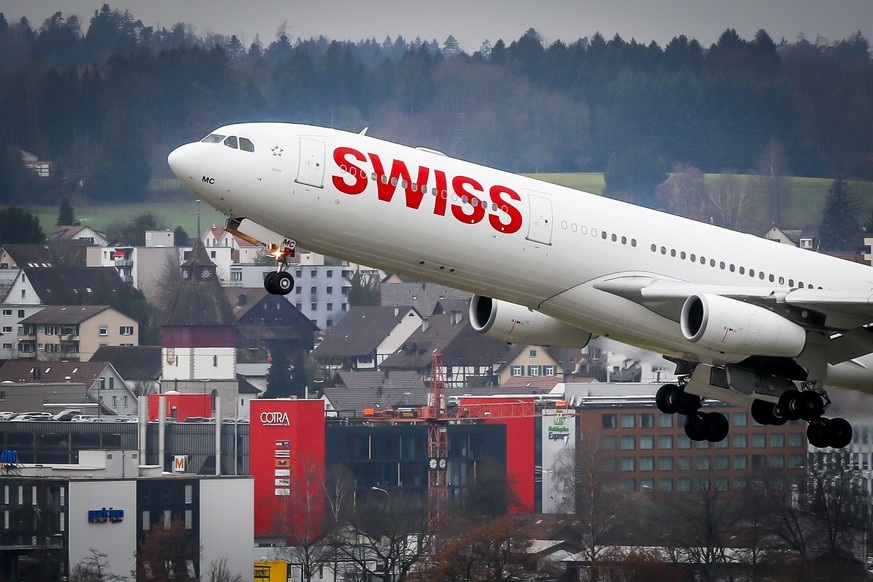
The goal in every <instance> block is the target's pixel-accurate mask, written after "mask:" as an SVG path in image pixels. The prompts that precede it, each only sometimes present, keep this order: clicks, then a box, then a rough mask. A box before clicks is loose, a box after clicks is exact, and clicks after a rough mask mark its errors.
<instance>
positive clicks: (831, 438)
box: [806, 418, 852, 449]
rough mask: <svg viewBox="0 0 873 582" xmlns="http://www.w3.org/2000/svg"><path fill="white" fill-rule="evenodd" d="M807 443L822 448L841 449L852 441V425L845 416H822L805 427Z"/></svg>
mask: <svg viewBox="0 0 873 582" xmlns="http://www.w3.org/2000/svg"><path fill="white" fill-rule="evenodd" d="M806 437H807V438H808V439H809V444H811V445H812V446H814V447H816V448H819V449H823V448H825V447H833V448H835V449H842V448H845V447H846V446H848V445H849V443H851V442H852V425H851V424H849V421H847V420H846V419H845V418H822V419H819V420H814V421H812V422H810V423H809V427H808V428H807V429H806Z"/></svg>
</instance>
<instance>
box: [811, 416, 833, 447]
mask: <svg viewBox="0 0 873 582" xmlns="http://www.w3.org/2000/svg"><path fill="white" fill-rule="evenodd" d="M824 426H825V424H824V421H821V420H814V421H813V422H810V423H809V426H808V427H806V438H807V439H809V444H811V445H812V446H814V447H815V448H817V449H823V448H825V447H827V446H828V440H827V437H826V436H825V430H824Z"/></svg>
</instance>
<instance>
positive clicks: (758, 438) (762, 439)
mask: <svg viewBox="0 0 873 582" xmlns="http://www.w3.org/2000/svg"><path fill="white" fill-rule="evenodd" d="M766 446H767V435H765V434H753V435H752V448H753V449H763V448H764V447H766Z"/></svg>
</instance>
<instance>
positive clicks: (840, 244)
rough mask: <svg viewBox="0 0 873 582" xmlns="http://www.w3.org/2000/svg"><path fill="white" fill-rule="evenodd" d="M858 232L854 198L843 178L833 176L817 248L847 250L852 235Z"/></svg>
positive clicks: (832, 250)
mask: <svg viewBox="0 0 873 582" xmlns="http://www.w3.org/2000/svg"><path fill="white" fill-rule="evenodd" d="M857 232H858V212H857V208H856V203H855V199H854V197H853V196H852V194H851V192H849V187H848V184H847V183H846V180H845V178H843V177H842V176H838V177H836V178H834V181H833V182H832V183H831V187H830V188H828V197H827V200H825V206H824V211H823V212H822V217H821V225H820V226H819V250H821V251H825V252H843V251H848V250H849V248H850V247H851V244H852V237H854V236H855V234H857Z"/></svg>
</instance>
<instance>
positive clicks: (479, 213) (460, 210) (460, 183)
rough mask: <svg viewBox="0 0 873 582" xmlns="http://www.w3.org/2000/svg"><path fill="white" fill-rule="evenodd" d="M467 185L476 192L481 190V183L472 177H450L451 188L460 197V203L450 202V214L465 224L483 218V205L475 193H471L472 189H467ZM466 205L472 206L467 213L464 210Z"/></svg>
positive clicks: (474, 222) (473, 222)
mask: <svg viewBox="0 0 873 582" xmlns="http://www.w3.org/2000/svg"><path fill="white" fill-rule="evenodd" d="M467 187H470V188H472V189H473V190H475V191H476V192H482V191H483V190H482V184H480V183H479V182H477V181H476V180H474V179H473V178H468V177H466V176H455V177H454V179H452V188H453V189H454V191H455V194H457V195H458V196H460V197H461V204H457V203H454V204H452V214H453V215H454V216H455V218H457V219H458V220H460V221H461V222H463V223H465V224H476V223H477V222H480V221H481V220H482V219H483V218H485V205H484V203H483V202H482V201H481V200H479V198H478V197H477V196H476V195H474V194H473V192H472V191H470V190H468V189H467ZM468 206H469V207H470V208H472V210H471V211H470V213H469V214H467V213H466V212H464V209H465V208H466V207H468Z"/></svg>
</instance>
